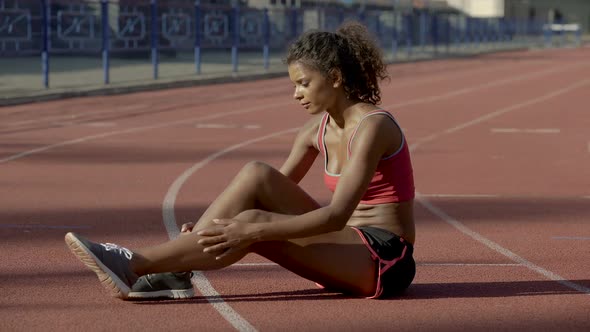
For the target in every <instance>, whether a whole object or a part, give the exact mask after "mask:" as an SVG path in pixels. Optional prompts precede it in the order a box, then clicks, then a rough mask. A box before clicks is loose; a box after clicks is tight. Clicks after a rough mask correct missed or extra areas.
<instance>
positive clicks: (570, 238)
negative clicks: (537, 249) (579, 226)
mask: <svg viewBox="0 0 590 332" xmlns="http://www.w3.org/2000/svg"><path fill="white" fill-rule="evenodd" d="M551 239H553V240H583V241H588V240H590V236H553V237H551Z"/></svg>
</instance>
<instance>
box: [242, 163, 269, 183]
mask: <svg viewBox="0 0 590 332" xmlns="http://www.w3.org/2000/svg"><path fill="white" fill-rule="evenodd" d="M273 171H276V170H275V169H274V168H273V167H272V166H270V165H268V164H266V163H264V162H261V161H251V162H249V163H247V164H246V165H244V167H242V170H241V171H240V175H242V176H247V177H255V178H259V179H265V178H268V176H269V175H270V174H271V173H272V172H273Z"/></svg>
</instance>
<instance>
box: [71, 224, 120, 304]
mask: <svg viewBox="0 0 590 332" xmlns="http://www.w3.org/2000/svg"><path fill="white" fill-rule="evenodd" d="M65 240H66V244H67V245H68V248H69V249H70V251H71V252H72V253H73V254H74V255H75V256H76V257H77V258H78V259H79V260H80V261H81V262H82V263H84V265H86V266H87V267H88V268H89V269H90V270H92V271H93V272H94V273H96V276H97V277H98V280H100V282H101V284H102V285H103V286H104V288H106V289H107V291H109V293H110V294H111V295H112V296H113V297H116V298H119V299H122V300H126V299H127V298H128V294H129V291H130V288H129V286H127V285H126V284H125V283H124V282H123V280H121V279H120V278H119V277H118V276H117V275H116V274H115V273H114V272H113V271H111V270H110V269H109V268H108V267H106V266H105V265H104V264H103V263H102V262H101V261H100V260H99V259H98V258H97V257H96V256H95V255H94V254H93V253H92V251H90V249H88V248H87V247H86V246H85V245H84V244H83V243H82V242H81V241H80V240H79V239H78V238H77V237H76V235H75V234H73V233H67V234H66V237H65Z"/></svg>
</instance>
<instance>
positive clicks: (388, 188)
mask: <svg viewBox="0 0 590 332" xmlns="http://www.w3.org/2000/svg"><path fill="white" fill-rule="evenodd" d="M377 114H382V115H385V116H387V117H389V118H390V119H391V120H392V121H393V122H394V123H395V124H396V126H398V127H399V125H398V123H397V122H396V121H395V119H394V117H393V116H392V115H391V114H390V113H389V112H386V111H383V110H376V111H372V112H369V113H367V114H366V115H365V116H364V117H363V118H362V119H361V120H360V121H359V123H358V125H357V126H356V128H355V129H354V131H353V133H352V135H351V136H350V139H349V141H348V146H347V149H348V156H347V157H348V159H350V155H351V153H352V151H351V148H350V145H351V143H352V140H353V139H354V135H355V134H356V132H357V130H358V128H359V126H360V124H361V123H362V122H363V121H364V120H365V119H366V118H367V117H369V116H372V115H377ZM329 118H330V117H329V114H328V113H326V114H325V115H324V117H323V118H322V122H321V124H320V127H319V130H318V147H319V149H320V152H321V153H322V154H323V155H324V183H325V184H326V187H328V189H329V190H330V191H331V192H334V191H335V190H336V185H337V184H338V179H339V176H340V174H332V173H329V172H328V154H327V152H326V143H325V141H324V137H325V135H326V124H327V123H328V121H329ZM400 130H401V128H400ZM413 198H414V175H413V171H412V163H411V160H410V150H409V148H408V143H407V142H406V139H405V137H404V135H403V133H402V146H401V147H400V148H399V149H398V150H397V151H395V152H394V153H393V154H391V155H389V156H386V157H383V158H382V159H381V161H379V164H377V169H376V170H375V175H373V179H371V182H370V183H369V187H368V188H367V191H366V192H365V194H364V195H363V197H362V198H361V201H360V203H361V204H369V205H376V204H385V203H397V202H405V201H408V200H411V199H413Z"/></svg>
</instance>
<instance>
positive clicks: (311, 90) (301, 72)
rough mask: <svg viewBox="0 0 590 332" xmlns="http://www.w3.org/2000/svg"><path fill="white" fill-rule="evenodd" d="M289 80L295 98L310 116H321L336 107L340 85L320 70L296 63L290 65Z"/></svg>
mask: <svg viewBox="0 0 590 332" xmlns="http://www.w3.org/2000/svg"><path fill="white" fill-rule="evenodd" d="M289 78H290V79H291V82H293V84H294V87H295V92H294V94H293V98H295V100H297V101H298V102H299V103H300V104H301V105H302V106H303V107H304V108H305V109H306V110H307V112H309V113H310V114H319V113H321V112H324V111H327V110H328V109H331V108H333V107H334V106H335V104H336V100H337V93H336V91H337V87H338V86H339V83H335V82H334V81H333V80H330V79H328V78H327V77H325V76H324V75H322V74H321V73H320V72H319V71H318V70H316V69H314V68H311V67H310V66H307V65H305V64H303V63H301V62H299V61H295V62H293V63H291V64H290V65H289Z"/></svg>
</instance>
